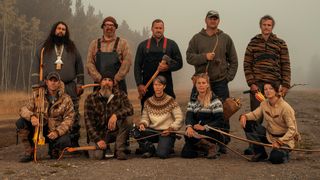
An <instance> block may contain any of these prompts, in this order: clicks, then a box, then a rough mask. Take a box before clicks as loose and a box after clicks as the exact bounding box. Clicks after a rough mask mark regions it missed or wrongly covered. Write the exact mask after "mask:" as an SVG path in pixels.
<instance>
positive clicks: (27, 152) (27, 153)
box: [18, 129, 34, 163]
mask: <svg viewBox="0 0 320 180" xmlns="http://www.w3.org/2000/svg"><path fill="white" fill-rule="evenodd" d="M29 134H30V131H29V130H27V129H20V130H19V131H18V136H19V138H20V139H21V142H22V144H23V146H24V156H23V157H22V158H21V159H20V160H19V162H22V163H25V162H30V161H32V160H33V151H34V150H33V146H32V145H31V143H30V140H29V139H28V136H29Z"/></svg>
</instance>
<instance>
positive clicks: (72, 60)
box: [16, 10, 299, 163]
mask: <svg viewBox="0 0 320 180" xmlns="http://www.w3.org/2000/svg"><path fill="white" fill-rule="evenodd" d="M219 23H220V15H219V13H218V12H217V11H215V10H211V11H209V12H207V14H206V16H205V24H206V28H203V29H202V30H201V31H200V32H199V33H197V34H195V35H194V36H193V37H192V39H191V40H190V42H189V46H188V49H187V52H186V55H187V56H186V60H187V62H188V63H189V64H190V65H193V66H194V67H195V73H194V75H193V76H192V75H190V76H192V82H193V85H194V86H193V89H192V93H191V95H190V100H189V103H188V106H187V111H186V115H185V118H184V116H183V113H182V110H181V108H180V106H179V104H178V103H177V101H176V100H175V97H176V95H175V93H174V88H173V79H172V72H174V71H177V70H179V69H181V68H182V66H183V63H182V62H183V61H182V56H181V53H180V50H179V47H178V45H177V43H176V42H175V41H173V40H171V39H168V38H166V37H165V36H164V22H163V21H162V20H161V19H156V20H154V21H153V22H152V26H151V31H152V37H151V38H149V39H147V40H145V41H143V42H141V43H140V44H139V46H138V48H137V52H136V55H135V60H134V76H135V81H136V85H137V90H138V93H139V98H140V100H141V118H140V120H139V121H138V122H135V124H134V125H133V126H134V127H133V130H131V129H132V122H130V120H129V118H128V117H129V116H131V115H133V106H132V104H131V103H130V101H129V99H128V96H127V86H126V81H125V78H126V75H127V74H128V72H129V70H130V67H131V64H132V55H131V52H130V47H129V45H128V42H127V41H126V40H125V39H123V38H121V37H118V36H116V29H117V28H118V24H117V21H116V19H115V18H114V17H111V16H109V17H106V18H105V19H104V20H103V22H102V24H101V29H102V31H103V35H102V37H100V38H98V39H96V40H93V41H92V42H91V43H90V46H89V49H88V56H87V63H86V65H85V67H86V69H87V71H88V74H89V75H90V77H91V78H92V80H93V81H94V82H95V83H96V84H98V86H97V87H95V88H94V91H93V92H92V93H91V94H89V95H88V96H87V97H86V100H85V105H84V121H85V127H86V132H87V139H88V144H89V145H92V146H95V147H96V150H94V151H89V157H90V158H94V159H103V158H105V157H109V154H108V153H109V152H110V151H111V150H110V145H109V144H110V143H113V142H115V149H114V153H113V155H114V156H115V157H116V158H117V159H119V160H125V159H127V155H128V153H130V150H129V143H128V142H129V132H130V130H131V132H132V134H133V136H134V138H136V139H137V141H138V143H139V149H137V151H136V152H138V153H139V154H141V155H142V157H144V158H149V157H152V156H158V157H160V158H168V157H169V156H170V154H172V153H174V143H175V140H176V138H178V137H179V136H178V135H177V133H178V132H179V130H180V129H181V128H182V126H183V125H184V124H185V126H186V129H185V132H184V139H185V144H184V146H183V149H182V152H181V156H182V157H185V158H194V157H197V156H199V155H201V154H203V155H204V156H206V157H207V158H209V159H212V158H217V156H218V155H219V154H221V153H227V151H226V148H225V145H227V144H228V143H229V142H230V138H229V137H228V136H225V135H222V134H220V133H217V132H215V131H212V130H210V129H209V128H208V127H214V128H218V129H221V130H223V131H225V132H229V130H230V124H229V119H226V118H224V115H223V102H224V101H225V100H226V99H227V98H229V87H228V83H229V82H230V81H232V80H233V79H234V77H235V75H236V72H237V68H238V57H237V53H236V49H235V46H234V43H233V41H232V39H231V37H230V36H229V35H228V34H226V33H225V32H223V31H222V30H221V29H219V28H218V26H219ZM274 25H275V21H274V19H273V18H272V17H271V16H269V15H266V16H263V17H262V18H261V19H260V29H261V34H258V35H256V36H255V37H253V38H252V39H251V41H250V42H249V44H248V46H247V49H246V53H245V57H244V64H243V65H244V72H245V77H246V80H247V83H248V86H249V87H250V91H251V96H250V102H251V104H250V105H251V110H252V112H250V113H247V114H243V115H241V116H240V124H241V126H242V127H243V129H244V131H245V134H246V136H247V138H248V139H250V140H255V141H259V142H264V143H270V144H272V146H273V147H274V148H273V150H272V151H271V154H270V156H268V155H267V153H266V151H265V150H264V148H263V146H258V145H255V144H250V145H249V147H248V149H246V150H245V153H246V154H251V155H253V156H252V161H262V160H266V159H269V160H270V161H271V162H272V163H283V162H286V161H287V160H288V158H289V155H288V154H289V151H287V150H282V149H281V147H283V146H284V147H290V148H294V144H295V141H296V140H297V139H298V138H299V134H298V131H297V125H296V120H295V116H294V110H293V109H292V108H291V107H290V105H289V104H288V103H286V102H285V100H284V99H283V98H282V97H284V96H285V95H286V93H287V92H288V89H289V88H290V75H291V72H290V61H289V54H288V48H287V46H286V43H285V41H283V40H282V39H280V38H278V37H277V36H276V35H275V34H273V32H272V30H273V28H274ZM69 36H70V35H69V29H68V26H67V24H65V23H64V22H61V21H60V22H57V23H55V24H54V25H53V27H52V29H51V32H50V34H49V36H48V38H47V39H46V40H45V41H44V43H43V44H41V46H40V48H39V49H38V51H37V53H36V56H35V59H34V60H33V64H32V74H31V76H32V84H33V85H32V87H33V88H34V93H33V95H34V97H33V98H32V100H31V101H30V102H29V103H28V104H27V105H26V106H23V107H22V108H21V110H20V116H21V118H20V119H19V120H18V121H17V123H16V125H17V132H18V135H19V136H20V138H21V141H22V143H23V144H24V147H25V155H24V156H23V158H22V159H21V160H20V161H21V162H29V161H32V160H33V158H34V157H33V156H34V151H35V149H34V147H35V144H34V141H33V140H32V136H33V133H34V127H37V126H39V123H40V118H39V112H38V111H37V110H38V109H39V108H38V107H37V106H39V102H38V99H39V91H38V89H39V88H45V93H44V113H43V119H44V121H43V128H44V134H45V136H46V140H47V142H48V143H49V151H48V153H49V155H50V157H51V158H57V156H58V154H59V152H61V150H62V149H63V148H65V147H76V146H79V137H80V133H79V129H80V124H79V121H80V114H79V105H78V102H79V97H80V95H81V94H82V93H83V89H82V88H81V86H82V85H84V67H83V63H82V59H81V56H80V54H79V52H78V50H77V48H76V46H75V44H74V43H73V41H72V40H71V39H70V38H69ZM41 77H45V79H44V81H41V80H42V79H41ZM258 91H261V92H262V93H264V94H265V96H266V98H267V99H266V100H265V101H263V102H262V103H261V104H260V102H259V101H257V100H256V99H255V96H254V94H255V93H256V92H258ZM36 100H37V101H36ZM253 120H254V121H253ZM262 121H265V122H266V127H263V126H262ZM203 137H210V138H207V139H206V138H203ZM218 142H222V143H218ZM154 143H158V145H157V148H156V147H155V146H154Z"/></svg>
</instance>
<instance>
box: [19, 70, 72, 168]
mask: <svg viewBox="0 0 320 180" xmlns="http://www.w3.org/2000/svg"><path fill="white" fill-rule="evenodd" d="M36 96H38V95H36ZM37 98H38V97H33V98H32V99H31V100H30V101H29V102H28V103H27V104H26V105H25V106H23V107H22V108H21V109H20V112H19V114H20V117H21V118H20V119H19V120H18V121H17V122H16V126H17V131H18V135H19V137H20V138H21V141H22V143H23V145H24V148H25V155H24V156H23V158H22V159H21V160H20V162H29V161H32V159H33V153H34V142H33V141H32V137H33V134H34V129H35V128H34V127H35V126H38V125H39V123H40V122H39V115H38V114H37V107H36V104H37V102H36V101H37V100H36V99H37ZM73 118H74V109H73V103H72V100H71V98H70V96H69V95H67V94H65V93H64V91H63V84H62V82H61V81H60V76H59V74H58V73H57V72H51V73H49V74H48V75H47V77H46V80H45V93H44V112H43V126H44V128H43V135H44V137H45V139H46V142H48V143H49V155H50V157H51V158H58V155H59V152H60V151H61V150H62V149H63V148H65V147H69V146H71V139H70V135H69V131H70V129H71V127H72V124H73V121H74V120H73Z"/></svg>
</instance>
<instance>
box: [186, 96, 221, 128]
mask: <svg viewBox="0 0 320 180" xmlns="http://www.w3.org/2000/svg"><path fill="white" fill-rule="evenodd" d="M195 124H200V125H208V126H211V127H223V124H224V119H223V106H222V102H221V101H220V100H219V99H218V98H217V96H215V95H212V98H211V102H210V104H209V105H208V107H204V106H203V105H201V103H200V101H199V100H198V95H196V96H194V97H192V98H191V101H190V102H189V103H188V107H187V115H186V125H187V126H193V125H195Z"/></svg>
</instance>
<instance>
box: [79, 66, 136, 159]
mask: <svg viewBox="0 0 320 180" xmlns="http://www.w3.org/2000/svg"><path fill="white" fill-rule="evenodd" d="M131 115H133V107H132V104H131V103H130V102H129V99H128V97H127V95H126V94H125V93H124V92H123V91H121V90H119V88H118V87H117V86H114V76H113V75H112V74H111V73H108V72H106V73H104V74H102V80H101V82H100V89H98V90H97V91H94V92H93V93H91V94H90V95H89V96H88V97H87V99H86V101H85V107H84V118H85V124H86V129H87V133H88V136H89V141H90V143H89V144H90V145H95V146H97V148H98V150H95V151H93V152H90V153H89V157H90V158H94V159H103V157H104V156H105V153H106V151H105V150H106V147H107V144H109V143H112V142H115V155H116V157H117V159H119V160H126V159H127V155H126V154H125V153H124V150H125V143H126V140H127V136H128V133H129V128H130V123H128V122H127V117H128V116H131Z"/></svg>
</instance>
